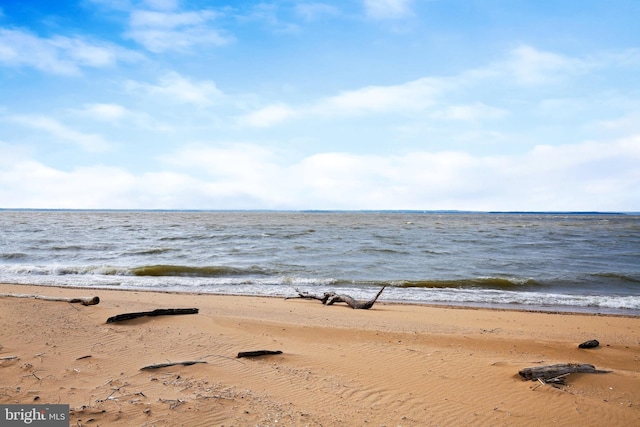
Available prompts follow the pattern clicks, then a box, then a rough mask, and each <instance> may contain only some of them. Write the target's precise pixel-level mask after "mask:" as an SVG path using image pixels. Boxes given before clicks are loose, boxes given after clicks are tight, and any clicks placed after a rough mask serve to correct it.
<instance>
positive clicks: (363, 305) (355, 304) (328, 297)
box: [296, 285, 387, 310]
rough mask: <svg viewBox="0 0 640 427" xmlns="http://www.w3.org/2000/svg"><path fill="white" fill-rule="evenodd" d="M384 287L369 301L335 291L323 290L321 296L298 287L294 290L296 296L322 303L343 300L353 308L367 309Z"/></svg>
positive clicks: (330, 303)
mask: <svg viewBox="0 0 640 427" xmlns="http://www.w3.org/2000/svg"><path fill="white" fill-rule="evenodd" d="M386 287H387V286H386V285H385V286H383V287H382V289H380V291H378V294H377V295H376V296H375V297H374V298H372V299H370V300H369V301H358V300H356V299H355V298H353V297H351V296H349V295H344V294H336V293H335V292H325V293H324V294H323V295H322V296H319V295H313V294H310V293H308V292H301V291H300V290H298V289H296V292H297V293H298V297H297V298H303V299H314V300H318V301H321V302H322V304H324V305H333V304H335V303H337V302H343V303H345V304H347V305H348V306H349V307H351V308H353V309H360V310H368V309H370V308H371V307H373V304H375V303H376V301H377V300H378V297H379V296H380V295H381V294H382V291H384V289H385V288H386Z"/></svg>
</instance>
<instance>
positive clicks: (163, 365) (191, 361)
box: [140, 360, 207, 371]
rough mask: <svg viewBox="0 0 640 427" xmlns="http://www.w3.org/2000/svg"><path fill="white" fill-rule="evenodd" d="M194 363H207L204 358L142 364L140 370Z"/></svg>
mask: <svg viewBox="0 0 640 427" xmlns="http://www.w3.org/2000/svg"><path fill="white" fill-rule="evenodd" d="M196 363H207V362H206V361H204V360H185V361H184V362H168V363H158V364H155V365H149V366H144V367H142V368H140V370H141V371H147V370H150V369H160V368H166V367H167V366H175V365H182V366H191V365H195V364H196Z"/></svg>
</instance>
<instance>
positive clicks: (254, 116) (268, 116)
mask: <svg viewBox="0 0 640 427" xmlns="http://www.w3.org/2000/svg"><path fill="white" fill-rule="evenodd" d="M296 114H297V113H296V111H295V110H293V109H292V108H290V107H289V106H287V105H285V104H273V105H268V106H266V107H264V108H261V109H259V110H257V111H254V112H252V113H249V114H247V115H245V116H242V117H240V119H239V123H240V124H241V125H247V126H254V127H268V126H272V125H275V124H278V123H281V122H283V121H285V120H287V119H289V118H291V117H293V116H295V115H296Z"/></svg>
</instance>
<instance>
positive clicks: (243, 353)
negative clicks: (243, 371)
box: [236, 350, 282, 359]
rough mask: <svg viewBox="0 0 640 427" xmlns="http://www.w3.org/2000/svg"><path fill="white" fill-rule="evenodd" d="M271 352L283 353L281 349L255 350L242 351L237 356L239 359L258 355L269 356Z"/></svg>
mask: <svg viewBox="0 0 640 427" xmlns="http://www.w3.org/2000/svg"><path fill="white" fill-rule="evenodd" d="M271 354H282V351H280V350H255V351H241V352H240V353H238V356H236V358H237V359H240V358H241V357H258V356H268V355H271Z"/></svg>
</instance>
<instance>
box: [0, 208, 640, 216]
mask: <svg viewBox="0 0 640 427" xmlns="http://www.w3.org/2000/svg"><path fill="white" fill-rule="evenodd" d="M0 211H12V212H165V213H166V212H196V213H198V212H202V213H206V212H211V213H215V212H221V213H229V212H242V213H252V212H255V213H271V212H272V213H311V214H313V213H322V214H328V213H362V214H380V213H383V214H425V215H430V214H437V215H442V214H460V215H476V214H477V215H640V212H635V211H629V212H626V211H620V212H618V211H466V210H421V209H415V210H411V209H362V210H358V209H355V210H349V209H335V210H334V209H299V210H298V209H108V208H105V209H90V208H77V209H70V208H0Z"/></svg>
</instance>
